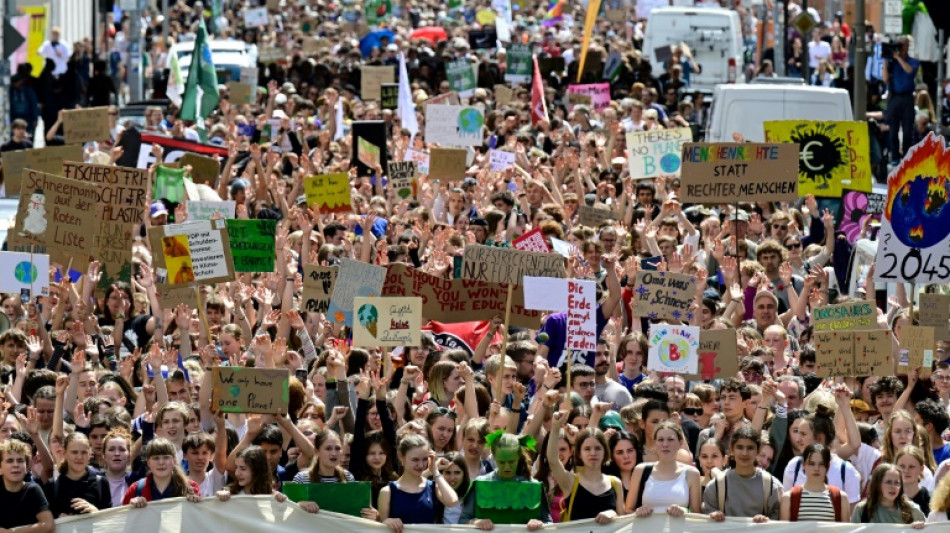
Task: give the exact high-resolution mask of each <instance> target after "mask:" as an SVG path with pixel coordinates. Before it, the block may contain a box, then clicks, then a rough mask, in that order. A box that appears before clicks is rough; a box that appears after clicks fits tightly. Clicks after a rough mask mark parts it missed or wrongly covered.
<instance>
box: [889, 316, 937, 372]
mask: <svg viewBox="0 0 950 533" xmlns="http://www.w3.org/2000/svg"><path fill="white" fill-rule="evenodd" d="M934 337H935V333H934V328H933V327H932V326H904V327H902V328H901V339H900V344H901V351H900V358H899V359H898V362H897V373H898V374H909V373H910V372H912V371H913V370H914V369H917V368H919V369H920V377H921V379H927V378H929V377H930V373H931V369H932V368H933V363H934V354H935V353H937V341H936V339H935V338H934Z"/></svg>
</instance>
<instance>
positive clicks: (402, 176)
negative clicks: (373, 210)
mask: <svg viewBox="0 0 950 533" xmlns="http://www.w3.org/2000/svg"><path fill="white" fill-rule="evenodd" d="M388 176H389V186H390V187H392V190H393V191H395V193H396V196H398V197H399V198H400V199H403V200H405V199H407V198H415V197H416V196H417V191H418V178H417V177H416V176H417V172H416V163H415V162H414V161H390V162H389V173H388Z"/></svg>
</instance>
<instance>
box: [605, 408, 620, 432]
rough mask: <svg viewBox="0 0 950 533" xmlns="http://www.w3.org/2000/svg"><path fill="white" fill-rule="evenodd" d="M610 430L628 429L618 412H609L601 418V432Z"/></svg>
mask: <svg viewBox="0 0 950 533" xmlns="http://www.w3.org/2000/svg"><path fill="white" fill-rule="evenodd" d="M609 428H614V429H626V428H625V427H624V425H623V419H621V418H620V413H618V412H617V411H607V413H605V414H604V416H602V417H600V429H601V431H605V430H607V429H609Z"/></svg>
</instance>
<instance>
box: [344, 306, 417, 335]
mask: <svg viewBox="0 0 950 533" xmlns="http://www.w3.org/2000/svg"><path fill="white" fill-rule="evenodd" d="M353 312H354V313H355V316H356V320H354V321H353V346H420V345H421V343H422V340H421V336H422V298H417V297H411V296H410V297H380V296H376V297H372V298H363V297H360V298H354V299H353Z"/></svg>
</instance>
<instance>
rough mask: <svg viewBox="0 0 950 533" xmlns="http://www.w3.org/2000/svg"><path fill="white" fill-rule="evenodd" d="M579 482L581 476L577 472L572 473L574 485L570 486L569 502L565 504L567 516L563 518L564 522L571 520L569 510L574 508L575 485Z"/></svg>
mask: <svg viewBox="0 0 950 533" xmlns="http://www.w3.org/2000/svg"><path fill="white" fill-rule="evenodd" d="M580 482H581V477H580V476H579V475H578V474H574V486H573V487H571V495H570V503H568V504H567V517H566V518H563V521H564V522H570V521H571V511H573V510H574V497H575V496H577V486H578V485H579V484H580Z"/></svg>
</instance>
